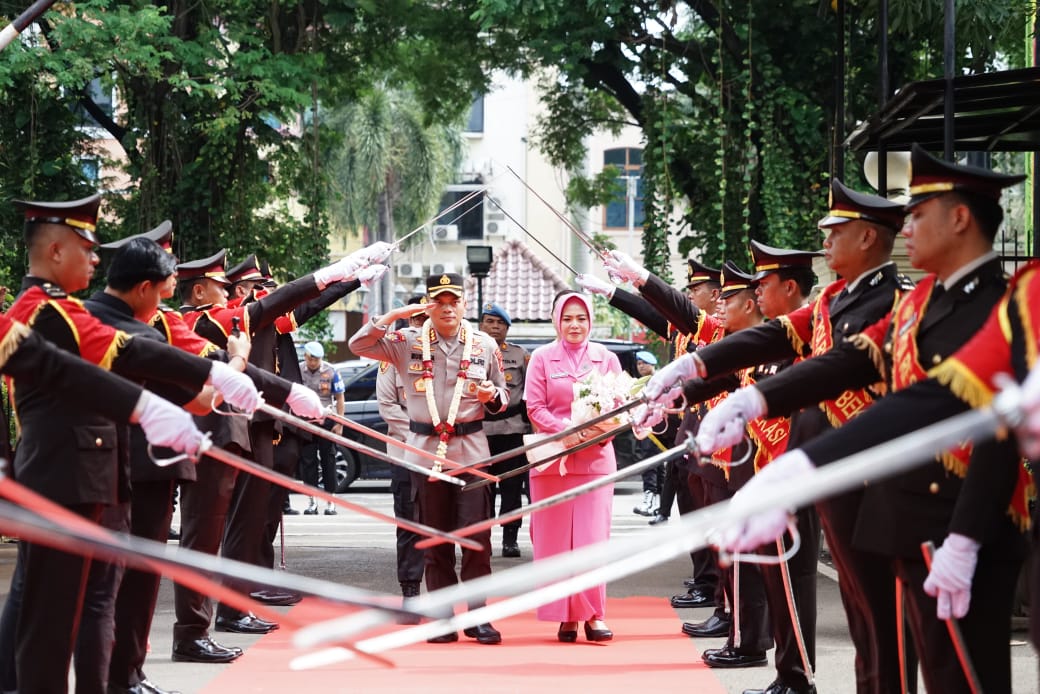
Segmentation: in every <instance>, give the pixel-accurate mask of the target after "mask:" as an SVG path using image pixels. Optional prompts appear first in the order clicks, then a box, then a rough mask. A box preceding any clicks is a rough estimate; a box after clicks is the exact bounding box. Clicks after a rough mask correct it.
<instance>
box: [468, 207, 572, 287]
mask: <svg viewBox="0 0 1040 694" xmlns="http://www.w3.org/2000/svg"><path fill="white" fill-rule="evenodd" d="M488 201H489V202H490V203H491V204H492V205H494V206H495V207H497V208H498V209H499V210H501V212H502V214H504V215H505V216H506V217H508V218H509V219H510V221H512V222H513V224H515V225H517V226H518V227H520V231H522V232H524V233H525V234H527V235H528V236H529V237H530V238H531V240H532V241H534V242H535V243H537V244H538V245H539V246H541V247H542V250H543V251H545V252H546V253H548V254H549V255H551V256H552V257H553V258H555V259H556V262H558V263H559V264H560V265H562V266H564V267H565V268H567V269H568V270H570V271H571V274H573V275H577V274H578V271H577V270H575V269H574V268H572V267H571V266H570V265H569V264H568V263H567V262H566V261H564V259H563V258H561V257H560V256H558V255H556V254H555V253H553V252H552V251H551V250H549V247H548V246H546V245H545V244H544V243H542V240H541V239H540V238H538V237H537V236H535V235H534V234H532V233H531V232H529V231H528V230H527V228H526V227H525V226H524V225H523V224H521V223H520V222H518V221H517V220H516V218H515V217H513V215H511V214H509V213H508V212H506V210H505V208H504V207H502V205H501V204H499V202H498V201H497V200H495V199H494V198H491V197H489V198H488Z"/></svg>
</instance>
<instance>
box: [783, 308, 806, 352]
mask: <svg viewBox="0 0 1040 694" xmlns="http://www.w3.org/2000/svg"><path fill="white" fill-rule="evenodd" d="M778 320H779V321H780V323H781V324H782V325H783V326H784V330H786V331H787V341H788V342H790V343H791V347H792V348H793V349H794V351H795V354H799V355H802V356H804V355H805V354H806V352H805V340H803V339H802V337H801V335H799V334H798V331H797V330H795V329H794V323H792V322H791V319H790V318H788V317H787V316H780V318H779V319H778Z"/></svg>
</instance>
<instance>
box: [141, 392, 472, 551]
mask: <svg viewBox="0 0 1040 694" xmlns="http://www.w3.org/2000/svg"><path fill="white" fill-rule="evenodd" d="M275 412H281V410H277V409H276V410H275ZM283 414H284V413H283ZM197 455H198V456H199V457H201V456H204V455H206V456H209V457H211V458H214V459H215V460H218V461H220V462H222V463H224V464H225V465H230V466H231V467H233V468H237V469H239V470H242V471H243V472H247V473H249V474H250V475H255V476H256V477H259V478H260V479H263V480H266V481H268V482H271V483H272V484H276V485H278V486H279V487H284V488H285V489H288V490H290V491H293V492H296V493H297V494H306V495H308V496H315V497H318V498H319V499H323V500H325V501H327V502H329V503H331V504H336V505H337V506H341V507H343V508H345V509H348V510H350V511H354V512H355V513H360V514H362V515H365V516H369V517H370V518H376V519H378V520H381V521H385V522H387V523H393V524H394V525H396V526H397V527H399V528H402V529H404V530H410V531H411V532H413V533H416V534H418V535H423V536H424V537H437V538H439V539H441V540H444V541H445V542H451V543H453V544H457V545H459V546H461V547H465V548H466V549H472V550H475V551H480V549H481V548H482V545H481V544H480V543H478V542H474V541H473V540H467V539H464V538H462V537H458V536H457V535H453V534H451V533H446V532H443V531H441V530H437V529H436V528H431V527H429V526H428V525H423V524H422V523H417V522H414V521H410V520H407V519H405V518H396V517H394V516H388V515H386V514H384V513H380V512H379V511H376V510H374V509H370V508H368V507H367V506H363V505H362V504H355V503H353V502H351V501H347V500H346V499H341V498H340V497H338V496H336V495H335V494H331V493H329V492H327V491H325V490H324V489H321V488H320V487H312V486H310V485H308V484H304V483H303V482H300V481H298V480H296V479H293V478H292V477H289V476H288V475H283V474H282V473H280V472H278V471H276V470H272V469H271V468H267V467H264V466H263V465H260V464H259V463H256V462H254V461H252V460H248V459H247V458H243V457H242V456H240V455H235V454H234V453H231V452H230V451H226V450H224V449H223V448H221V447H220V446H214V445H213V444H212V443H211V442H210V439H209V437H208V435H207V436H206V437H205V438H204V440H203V443H202V445H201V446H200V447H199V451H198V453H197ZM179 460H181V458H180V456H178V457H175V458H169V459H167V460H160V461H156V463H157V464H159V465H169V464H171V463H174V462H177V461H179ZM453 481H454V480H453Z"/></svg>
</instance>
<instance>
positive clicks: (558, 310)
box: [552, 292, 593, 348]
mask: <svg viewBox="0 0 1040 694" xmlns="http://www.w3.org/2000/svg"><path fill="white" fill-rule="evenodd" d="M570 301H578V302H580V303H581V305H582V306H583V307H584V308H585V313H587V314H588V316H589V335H592V315H593V314H592V302H591V301H590V300H589V297H587V296H585V295H584V294H579V293H577V292H568V293H567V294H562V295H561V296H560V297H559V298H558V299H557V300H556V303H555V304H554V305H553V310H552V321H553V326H554V327H555V328H556V339H557V341H559V343H560V344H562V345H565V346H570V343H568V342H567V341H566V340H564V339H563V335H562V334H561V332H560V321H561V320H562V317H563V309H564V307H565V306H566V305H567V303H568V302H570ZM588 341H589V338H588V337H586V338H585V342H583V343H582V344H581V345H574V346H573V347H574V348H577V347H581V346H583V345H585V344H587V343H588Z"/></svg>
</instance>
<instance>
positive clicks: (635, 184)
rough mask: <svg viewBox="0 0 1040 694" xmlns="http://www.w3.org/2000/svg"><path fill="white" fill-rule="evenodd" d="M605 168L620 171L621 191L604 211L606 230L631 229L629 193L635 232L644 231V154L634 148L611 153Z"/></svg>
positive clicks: (605, 159) (606, 157)
mask: <svg viewBox="0 0 1040 694" xmlns="http://www.w3.org/2000/svg"><path fill="white" fill-rule="evenodd" d="M603 165H604V166H608V165H613V166H615V167H617V169H618V172H619V175H618V179H617V180H618V184H619V186H620V190H619V192H618V193H617V195H616V196H615V198H614V200H612V201H611V202H609V203H607V205H605V206H604V208H603V228H604V229H628V209H629V197H630V194H629V191H631V192H632V195H631V197H632V200H631V204H632V228H633V229H642V228H643V175H642V174H643V150H641V149H637V148H634V147H625V148H618V149H608V150H606V151H604V152H603Z"/></svg>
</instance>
